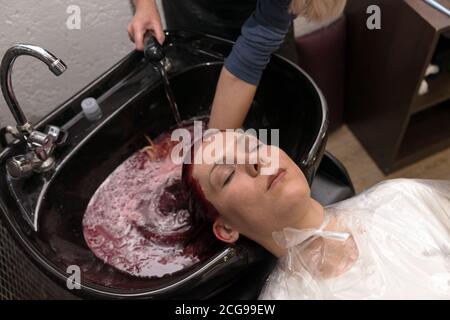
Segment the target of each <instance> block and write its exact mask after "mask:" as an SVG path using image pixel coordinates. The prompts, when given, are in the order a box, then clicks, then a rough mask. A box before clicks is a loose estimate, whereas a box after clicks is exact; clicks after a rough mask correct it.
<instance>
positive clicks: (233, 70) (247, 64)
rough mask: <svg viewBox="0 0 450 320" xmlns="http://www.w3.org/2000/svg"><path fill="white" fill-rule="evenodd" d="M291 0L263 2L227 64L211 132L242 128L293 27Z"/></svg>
mask: <svg viewBox="0 0 450 320" xmlns="http://www.w3.org/2000/svg"><path fill="white" fill-rule="evenodd" d="M289 4H290V0H259V1H258V4H257V8H256V10H255V12H254V14H253V15H252V16H251V17H250V18H249V19H248V20H247V21H246V22H245V24H244V26H243V27H242V33H241V36H240V37H239V38H238V40H237V41H236V44H235V45H234V46H233V50H232V51H231V54H230V55H229V56H228V58H227V59H226V60H225V65H224V67H223V69H222V72H221V75H220V78H219V82H218V84H217V88H216V95H215V97H214V101H213V105H212V110H211V117H210V121H209V124H208V126H209V127H210V128H218V129H231V128H238V127H241V126H242V124H243V122H244V120H245V117H246V115H247V113H248V110H249V109H250V106H251V104H252V101H253V98H254V96H255V93H256V88H257V86H258V84H259V81H260V79H261V76H262V73H263V71H264V69H265V68H266V66H267V64H268V63H269V61H270V58H271V55H272V53H274V52H275V51H276V50H277V49H278V48H279V47H280V46H281V44H282V43H283V41H284V38H285V36H286V33H287V32H288V30H289V27H290V25H291V23H292V19H293V16H292V15H291V14H289V13H288V7H289Z"/></svg>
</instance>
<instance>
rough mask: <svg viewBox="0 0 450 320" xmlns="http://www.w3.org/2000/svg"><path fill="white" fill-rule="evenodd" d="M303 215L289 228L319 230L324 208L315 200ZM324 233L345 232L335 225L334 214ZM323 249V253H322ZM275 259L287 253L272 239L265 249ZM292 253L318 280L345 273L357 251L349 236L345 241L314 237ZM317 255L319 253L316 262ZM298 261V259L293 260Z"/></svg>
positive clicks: (323, 216) (322, 220) (305, 208)
mask: <svg viewBox="0 0 450 320" xmlns="http://www.w3.org/2000/svg"><path fill="white" fill-rule="evenodd" d="M302 210H303V214H301V215H300V214H299V217H300V218H299V219H298V221H296V222H295V223H293V225H292V226H291V228H294V229H298V230H304V229H319V228H320V227H321V226H322V224H323V223H324V221H325V215H326V213H325V209H324V208H323V206H322V205H320V204H319V203H318V202H317V201H316V200H314V199H311V201H310V203H309V204H308V205H307V206H306V207H305V206H304V207H303V209H302ZM323 230H324V231H336V232H348V231H347V230H345V229H344V230H342V229H341V228H340V226H338V223H337V219H336V217H335V216H334V215H331V216H330V219H329V221H328V223H327V225H326V226H324V228H323ZM324 246H326V247H327V250H323V249H324ZM266 248H267V249H269V250H270V251H271V252H272V253H273V254H275V255H276V256H277V257H279V258H280V257H283V256H285V255H286V254H287V250H286V249H283V248H281V247H279V246H278V245H277V244H276V243H275V241H274V240H273V239H271V243H270V244H269V246H268V247H266ZM296 254H299V255H301V258H302V259H301V260H302V261H304V262H305V264H306V265H305V266H303V267H306V268H307V269H308V271H309V272H310V273H314V275H316V276H319V277H321V278H332V277H336V276H339V275H341V274H342V273H344V272H346V271H347V270H348V269H349V268H350V267H351V266H352V265H353V264H354V262H355V261H356V260H357V258H358V255H359V253H358V248H357V246H356V243H355V241H354V238H353V236H352V235H350V237H349V238H348V239H347V240H345V241H338V240H331V239H324V238H322V237H320V238H317V239H315V240H313V241H311V242H310V243H309V244H307V246H306V247H301V248H299V249H298V250H296ZM317 254H322V255H323V256H321V257H320V259H317V258H319V257H318V256H317ZM296 260H297V261H299V259H296Z"/></svg>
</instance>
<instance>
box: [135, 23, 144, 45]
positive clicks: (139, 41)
mask: <svg viewBox="0 0 450 320" xmlns="http://www.w3.org/2000/svg"><path fill="white" fill-rule="evenodd" d="M145 32H146V30H145V29H144V28H142V27H139V26H135V27H134V44H135V45H136V50H139V51H144V34H145Z"/></svg>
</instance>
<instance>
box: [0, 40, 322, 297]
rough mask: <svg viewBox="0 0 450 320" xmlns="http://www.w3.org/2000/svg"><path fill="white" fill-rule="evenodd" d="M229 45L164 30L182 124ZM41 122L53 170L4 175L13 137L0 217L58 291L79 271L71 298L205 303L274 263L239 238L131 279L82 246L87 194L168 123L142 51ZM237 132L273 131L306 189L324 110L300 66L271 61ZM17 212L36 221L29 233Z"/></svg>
mask: <svg viewBox="0 0 450 320" xmlns="http://www.w3.org/2000/svg"><path fill="white" fill-rule="evenodd" d="M231 47H232V43H231V42H228V41H225V40H221V39H218V38H214V37H210V36H205V35H200V34H195V33H190V32H181V31H174V32H168V33H167V41H166V44H165V49H166V54H167V57H168V58H169V59H170V61H171V63H172V67H171V69H170V71H169V77H170V81H171V86H172V88H173V91H174V95H175V98H176V100H177V103H178V105H179V108H180V114H181V117H182V118H183V119H190V118H192V117H195V116H200V115H207V114H208V111H209V107H210V105H211V102H212V99H213V96H214V91H215V86H216V83H217V79H218V76H219V73H220V70H221V68H222V63H223V58H224V57H225V56H226V55H227V54H228V53H229V51H230V50H231ZM67 63H68V65H69V66H70V61H67ZM89 96H92V97H95V98H96V99H97V100H98V102H99V104H100V107H101V108H102V110H103V114H104V116H103V118H102V119H100V120H98V121H97V122H89V121H87V120H86V119H85V118H84V117H82V115H81V113H80V111H81V109H80V102H81V100H83V99H84V98H86V97H89ZM47 124H53V125H57V126H60V127H63V128H65V129H66V130H67V131H68V134H69V138H68V142H67V144H66V146H65V147H63V148H61V149H59V150H58V151H57V152H56V153H55V158H56V167H55V169H54V170H53V171H50V172H47V173H45V174H42V175H33V176H31V177H29V178H26V179H22V180H12V179H10V178H9V177H7V175H6V172H5V161H6V160H7V159H8V158H10V157H11V156H13V155H15V154H19V153H21V152H22V151H23V145H21V143H20V142H18V141H15V142H13V143H11V144H10V145H8V146H7V148H6V149H5V150H4V151H3V152H2V153H1V154H0V186H1V188H0V190H1V191H0V192H1V193H0V209H1V210H0V211H1V215H2V218H3V219H4V221H5V224H6V225H7V226H8V229H9V231H10V232H11V233H12V234H13V235H14V236H15V238H16V239H17V241H18V242H19V243H20V245H21V246H22V248H23V249H24V251H25V252H26V254H27V256H29V257H30V259H31V260H32V261H33V262H34V263H35V264H36V265H38V266H39V267H40V268H41V269H42V270H43V271H45V273H47V274H48V275H50V276H51V277H52V278H53V279H54V280H55V281H56V282H58V283H60V284H61V285H62V286H65V285H66V280H67V277H68V276H69V274H68V273H67V269H68V267H69V266H71V265H77V266H79V267H80V268H81V285H82V288H81V289H80V290H74V291H73V293H75V294H78V295H80V296H83V297H101V298H210V297H214V296H215V295H216V294H218V293H220V292H221V291H223V290H224V289H226V288H227V286H228V285H230V284H232V283H233V282H235V281H238V280H239V277H240V276H242V275H244V274H246V272H249V271H251V270H254V269H255V268H260V267H261V265H265V266H266V268H269V269H270V266H272V265H273V261H274V259H273V257H272V256H271V255H270V254H268V253H267V252H266V251H265V250H263V249H262V248H261V247H259V246H258V245H256V244H254V243H253V242H251V241H247V240H244V239H243V240H241V241H240V242H238V243H237V244H233V245H228V246H225V247H224V248H223V249H220V250H219V251H218V252H217V253H216V254H215V255H213V256H212V257H211V258H209V259H207V260H206V261H203V262H201V263H198V264H196V265H194V266H192V267H190V268H187V269H184V270H182V271H179V272H177V273H175V274H173V275H171V276H166V277H163V278H138V277H133V276H130V275H127V274H124V273H122V272H120V271H118V270H116V269H114V268H113V267H110V266H108V265H106V264H104V263H103V262H102V261H101V260H100V259H98V258H96V257H95V256H94V255H93V253H92V252H91V251H90V250H89V248H88V247H87V245H86V243H85V241H84V238H83V231H82V224H81V222H82V218H83V214H84V212H85V210H86V207H87V205H88V202H89V200H90V199H91V197H92V195H93V194H94V193H95V191H96V189H97V188H98V187H99V186H100V184H101V183H102V182H103V181H104V180H105V179H106V178H107V177H108V175H109V174H110V173H111V172H112V171H113V170H114V169H115V168H116V167H117V166H119V165H120V164H121V163H122V162H123V161H124V160H126V159H127V158H128V157H129V156H130V155H131V154H133V153H134V152H136V151H137V150H139V149H140V148H142V147H144V146H145V145H146V140H145V139H144V134H147V135H149V136H150V137H156V136H157V135H158V134H160V133H161V132H164V131H166V130H168V129H169V128H170V127H173V126H174V125H175V120H174V118H173V115H172V113H171V110H170V108H169V106H168V103H167V100H166V96H165V92H164V87H163V85H162V82H161V79H160V77H159V74H158V72H157V71H156V70H155V69H154V68H153V67H152V66H151V65H148V64H147V63H146V62H145V59H144V57H143V55H142V54H141V53H139V52H132V53H130V54H129V55H127V56H126V57H125V58H124V59H122V60H121V61H120V62H118V63H117V64H116V65H115V66H113V67H112V68H111V69H110V70H108V71H107V72H106V73H105V74H103V75H101V76H100V77H99V78H97V79H96V80H95V81H94V82H93V83H91V84H89V85H88V86H87V87H86V88H84V89H83V90H81V91H80V92H79V93H78V94H76V95H75V96H74V97H72V98H70V99H69V100H67V101H66V102H65V103H64V104H63V105H61V106H60V107H58V108H57V109H56V110H55V111H54V112H52V113H51V114H49V115H48V116H47V117H45V118H44V119H43V120H42V121H41V122H40V123H39V124H38V126H37V127H38V128H40V127H44V126H45V125H47ZM246 127H251V128H255V129H260V128H268V129H269V128H278V129H280V145H281V147H282V148H283V149H284V150H285V151H286V152H287V153H288V154H289V155H290V156H291V157H292V158H293V159H294V160H295V161H296V162H297V164H298V165H299V166H300V167H301V168H302V170H303V171H304V173H305V175H306V176H307V178H308V181H309V182H310V183H311V181H312V178H313V176H314V173H315V171H316V170H317V167H318V165H319V163H320V160H321V158H322V155H323V152H324V147H325V142H326V130H327V111H326V104H325V101H324V98H323V96H322V94H321V93H320V91H319V90H318V88H317V87H316V85H315V84H314V83H313V81H312V80H311V79H310V78H309V77H308V76H307V75H306V74H305V73H304V72H303V71H302V70H301V69H299V68H298V67H297V66H295V65H293V64H291V63H290V62H288V61H286V60H284V59H283V58H280V57H274V58H273V59H272V61H271V63H270V65H269V67H268V68H267V70H266V72H265V74H264V76H263V79H262V81H261V85H260V87H259V89H258V93H257V96H256V99H255V102H254V104H253V106H252V109H251V112H250V114H249V116H248V118H247V120H246ZM25 216H27V217H32V218H31V220H33V221H35V222H36V227H37V232H36V231H35V230H34V229H33V227H32V226H30V223H28V222H27V220H26V219H25V218H24V217H25ZM269 269H267V270H268V271H270V270H269ZM262 280H264V279H262Z"/></svg>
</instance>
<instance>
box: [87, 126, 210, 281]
mask: <svg viewBox="0 0 450 320" xmlns="http://www.w3.org/2000/svg"><path fill="white" fill-rule="evenodd" d="M176 143H177V142H172V141H170V134H163V135H162V136H160V137H158V138H157V139H156V140H155V142H151V144H152V145H151V146H150V147H148V148H144V149H142V150H140V151H137V152H136V153H134V154H133V155H132V156H131V157H129V158H128V159H127V160H126V161H125V162H123V163H122V164H121V165H120V166H119V167H118V168H117V169H116V170H115V171H114V172H112V173H111V175H110V176H109V177H108V178H107V179H106V180H105V181H104V182H103V184H102V185H101V186H100V187H99V188H98V190H97V191H96V192H95V194H94V196H93V197H92V199H91V200H90V202H89V205H88V207H87V209H86V212H85V215H84V218H83V232H84V237H85V240H86V243H87V245H88V246H89V248H90V249H91V250H92V251H93V252H94V254H95V255H96V256H97V257H98V258H100V259H102V260H103V261H104V262H105V263H107V264H109V265H111V266H113V267H115V268H117V269H119V270H121V271H124V272H127V273H129V274H131V275H134V276H140V277H162V276H164V275H167V274H171V273H174V272H176V271H179V270H181V269H183V268H186V267H189V266H191V265H193V264H194V263H196V262H199V261H200V254H199V253H200V252H201V251H202V250H201V249H200V248H199V247H198V245H195V244H194V243H192V242H188V241H187V240H188V238H189V235H190V234H191V233H190V232H189V231H190V229H191V225H190V221H191V219H190V215H189V212H188V210H187V196H186V193H185V192H184V191H183V188H182V186H181V183H180V180H181V166H180V165H175V164H174V163H173V162H172V161H171V159H170V152H171V150H172V148H173V146H174V145H175V144H176Z"/></svg>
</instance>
